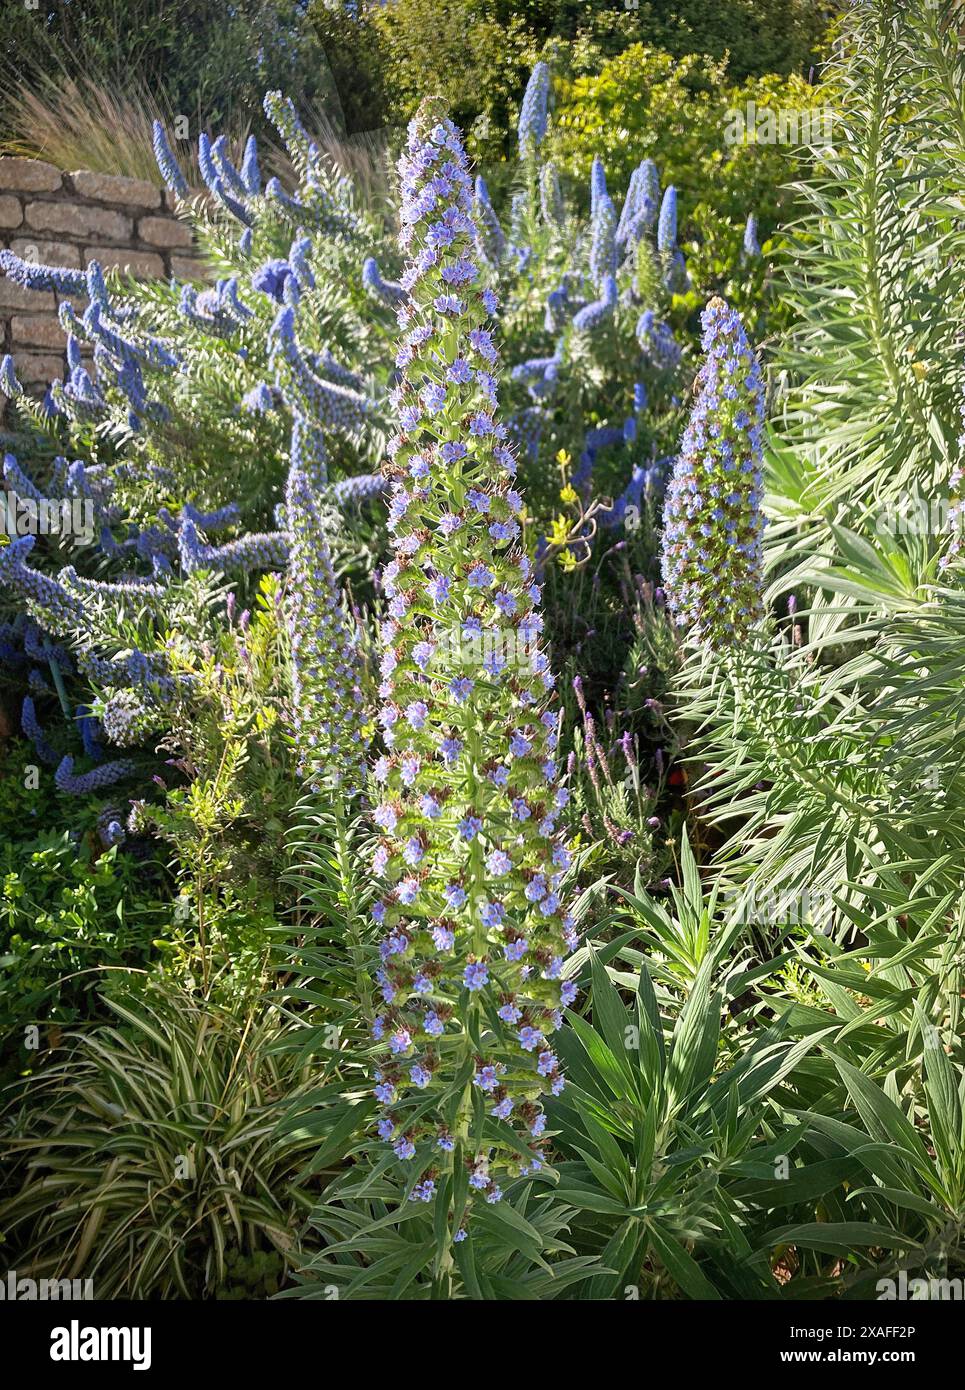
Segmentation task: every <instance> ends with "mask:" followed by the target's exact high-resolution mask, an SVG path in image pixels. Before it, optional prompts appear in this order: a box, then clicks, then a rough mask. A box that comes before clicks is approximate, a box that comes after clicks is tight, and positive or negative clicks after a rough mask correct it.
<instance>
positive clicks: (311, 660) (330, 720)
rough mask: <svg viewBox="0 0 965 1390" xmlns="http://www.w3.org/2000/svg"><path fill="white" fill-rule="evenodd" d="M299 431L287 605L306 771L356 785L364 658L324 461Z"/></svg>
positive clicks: (310, 776) (289, 490) (316, 779)
mask: <svg viewBox="0 0 965 1390" xmlns="http://www.w3.org/2000/svg"><path fill="white" fill-rule="evenodd" d="M299 435H300V426H299V425H298V424H296V426H295V430H294V431H293V437H292V451H291V452H292V458H291V468H290V470H289V473H288V484H287V487H286V490H285V520H286V529H287V532H288V540H289V553H288V576H287V590H286V596H285V611H286V615H287V619H288V634H289V640H290V643H291V664H292V716H293V723H294V727H295V738H296V747H297V752H298V771H299V773H300V774H301V775H302V776H304V777H305V778H306V779H307V780H308V782H309V784H310V786H311V787H312V790H313V791H321V790H322V789H323V787H326V786H327V787H330V788H331V787H338V788H340V789H342V790H343V791H345V792H347V793H350V792H352V791H355V790H357V789H358V788H359V787H360V786H361V783H362V779H363V769H364V766H365V738H364V726H365V722H366V717H365V706H364V696H363V694H362V688H361V684H360V668H361V660H360V654H359V647H358V640H357V634H356V633H355V632H354V631H353V630H352V628H351V626H350V625H349V622H348V619H347V618H346V616H345V613H344V611H343V608H342V602H341V595H340V592H339V587H338V584H337V582H336V579H335V573H334V570H333V567H332V556H331V550H330V548H329V543H328V538H327V536H326V534H325V521H324V518H323V516H322V508H323V499H322V492H321V489H320V487H319V480H318V475H319V469H318V467H317V465H316V466H315V467H313V466H312V462H313V461H312V460H311V459H306V458H303V457H302V454H301V445H300V438H299ZM316 447H318V446H316Z"/></svg>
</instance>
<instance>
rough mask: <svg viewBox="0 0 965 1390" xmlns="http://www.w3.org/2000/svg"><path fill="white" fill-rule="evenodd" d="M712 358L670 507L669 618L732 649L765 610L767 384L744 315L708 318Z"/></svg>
mask: <svg viewBox="0 0 965 1390" xmlns="http://www.w3.org/2000/svg"><path fill="white" fill-rule="evenodd" d="M701 323H702V325H703V339H702V345H703V349H704V352H705V353H706V354H707V355H706V357H705V360H704V364H703V366H702V367H701V369H700V372H699V373H698V376H697V382H696V390H697V399H696V403H695V404H694V408H693V411H692V413H691V416H690V420H689V422H688V424H687V428H686V430H685V432H684V437H683V439H682V441H681V445H680V453H679V455H678V457H677V459H676V462H675V463H674V469H673V477H672V478H671V481H670V486H669V488H668V490H667V501H666V505H665V508H664V532H663V553H662V556H661V565H662V570H663V582H664V586H665V588H666V590H667V598H668V603H669V607H670V611H671V613H672V614H673V617H674V620H675V621H676V623H677V624H678V625H679V626H681V627H686V628H689V629H690V632H691V635H692V636H693V637H694V638H695V639H696V640H698V641H706V642H716V643H724V642H732V641H734V640H735V639H736V638H739V637H740V636H742V635H743V633H745V632H746V631H747V629H748V628H749V627H750V625H751V624H752V623H754V622H755V621H756V620H757V619H758V618H759V617H760V616H761V613H762V600H761V589H762V558H761V533H762V531H763V527H764V522H763V517H762V515H761V466H760V465H761V451H762V435H763V420H764V384H763V381H762V378H761V369H760V365H759V364H758V361H757V358H756V356H755V355H754V352H753V349H752V348H751V346H750V344H749V343H748V341H747V335H746V334H745V332H744V327H743V325H742V323H741V321H740V316H739V314H738V313H737V311H736V310H734V309H731V308H730V307H729V306H728V305H727V304H725V302H724V301H723V300H722V299H712V300H711V301H710V303H709V304H708V305H707V307H706V309H705V310H704V312H703V315H702V318H701Z"/></svg>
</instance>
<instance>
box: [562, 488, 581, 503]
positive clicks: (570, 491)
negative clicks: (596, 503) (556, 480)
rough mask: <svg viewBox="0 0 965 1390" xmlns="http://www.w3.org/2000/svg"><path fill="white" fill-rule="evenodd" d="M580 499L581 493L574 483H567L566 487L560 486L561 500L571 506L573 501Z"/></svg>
mask: <svg viewBox="0 0 965 1390" xmlns="http://www.w3.org/2000/svg"><path fill="white" fill-rule="evenodd" d="M578 500H579V495H578V493H577V491H576V488H575V487H574V486H573V485H572V483H567V484H566V487H563V488H560V501H561V502H565V503H566V504H567V506H569V505H570V504H571V503H572V502H576V501H578Z"/></svg>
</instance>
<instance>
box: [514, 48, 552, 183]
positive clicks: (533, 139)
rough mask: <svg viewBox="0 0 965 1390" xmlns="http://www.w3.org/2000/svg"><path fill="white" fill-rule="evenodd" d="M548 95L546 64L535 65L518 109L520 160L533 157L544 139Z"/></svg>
mask: <svg viewBox="0 0 965 1390" xmlns="http://www.w3.org/2000/svg"><path fill="white" fill-rule="evenodd" d="M549 94H550V70H549V68H548V66H547V65H546V63H537V64H536V66H535V67H534V68H533V71H532V72H531V73H530V75H529V81H528V82H527V84H526V91H525V92H524V93H523V101H522V105H521V106H520V108H519V157H520V159H522V160H526V159H529V158H530V156H532V155H535V154H536V152H537V150H538V149H539V147H540V145H541V144H542V143H543V141H544V140H545V138H546V123H547V103H548V102H549Z"/></svg>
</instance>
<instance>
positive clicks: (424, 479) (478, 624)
mask: <svg viewBox="0 0 965 1390" xmlns="http://www.w3.org/2000/svg"><path fill="white" fill-rule="evenodd" d="M401 182H402V193H403V199H404V202H403V207H402V218H401V220H402V234H401V244H402V249H403V252H404V253H405V254H406V255H407V256H408V257H409V268H408V270H407V272H406V277H407V283H408V285H409V301H408V303H407V304H406V305H405V306H404V307H403V308H402V309H401V310H400V312H399V320H400V328H401V330H402V333H403V348H404V349H405V354H404V358H405V370H404V375H403V378H402V381H401V383H400V386H399V389H398V392H397V410H398V419H399V432H398V434H397V435H396V436H395V437H394V439H393V440H392V441H390V444H389V458H388V460H387V462H386V464H385V473H386V477H387V479H388V481H389V483H390V486H391V497H390V501H389V528H390V531H391V532H392V535H393V546H394V558H393V560H392V561H391V563H390V564H389V565H388V566H387V567H386V570H385V573H384V576H383V588H384V592H385V597H386V601H387V605H388V607H387V617H386V621H385V622H384V624H383V626H382V632H381V642H382V646H381V651H382V658H381V674H382V685H381V687H380V696H381V700H382V704H381V709H380V713H379V721H380V723H381V725H382V728H383V730H384V742H385V745H386V752H385V754H384V755H383V756H382V757H380V758H379V759H378V760H377V762H376V764H375V768H374V772H375V777H376V780H377V781H378V782H379V783H381V786H382V793H381V798H380V801H379V803H378V805H377V806H376V808H375V811H374V813H373V819H374V821H375V823H376V825H377V826H378V827H379V830H380V831H381V839H380V841H379V843H378V845H377V848H376V852H375V858H374V862H373V870H374V873H375V875H376V876H377V877H378V878H380V879H381V880H382V881H383V889H382V894H381V897H380V899H379V901H378V902H377V903H376V905H375V908H374V916H375V919H376V921H377V922H378V923H379V925H380V926H381V927H382V928H383V929H384V933H385V934H384V937H383V940H382V943H381V948H380V949H381V956H382V968H381V970H380V972H379V975H378V977H377V978H378V982H379V985H380V988H381V992H382V998H383V1000H384V1007H383V1008H382V1009H381V1010H380V1012H379V1015H378V1017H377V1018H376V1019H375V1021H374V1024H373V1035H374V1037H375V1040H376V1042H377V1044H378V1045H379V1050H380V1055H379V1061H378V1069H377V1073H376V1077H375V1082H376V1086H375V1092H376V1096H377V1098H378V1099H379V1101H380V1102H381V1103H382V1106H383V1112H382V1117H381V1119H380V1121H379V1126H378V1128H379V1133H380V1135H381V1136H382V1137H383V1138H384V1139H387V1140H388V1141H389V1142H391V1144H392V1148H393V1150H394V1152H395V1154H396V1156H397V1157H398V1158H400V1159H401V1160H403V1161H404V1162H405V1163H407V1164H408V1163H411V1169H410V1171H411V1173H412V1177H411V1182H410V1185H409V1192H410V1196H412V1197H413V1198H414V1199H417V1200H430V1199H431V1198H432V1197H433V1195H434V1194H435V1190H436V1178H437V1176H441V1175H442V1174H444V1175H445V1179H446V1181H447V1182H448V1178H449V1176H450V1175H454V1176H455V1179H456V1186H457V1187H458V1182H459V1180H460V1179H461V1178H462V1177H463V1176H464V1175H465V1174H466V1173H467V1172H468V1187H469V1194H470V1196H471V1197H484V1198H485V1199H486V1200H487V1201H488V1202H497V1201H499V1199H500V1197H501V1196H502V1187H501V1185H500V1184H501V1182H502V1181H504V1180H505V1179H506V1178H507V1177H517V1176H519V1175H520V1174H523V1173H530V1172H534V1171H537V1170H538V1169H539V1167H540V1166H541V1161H542V1160H541V1154H540V1136H541V1135H542V1133H543V1129H544V1126H545V1117H544V1114H543V1109H542V1104H541V1100H542V1097H543V1096H544V1095H545V1094H547V1093H548V1092H552V1093H553V1094H557V1095H558V1094H559V1093H560V1091H561V1090H562V1088H563V1085H564V1079H563V1076H562V1074H561V1071H560V1065H559V1061H558V1059H557V1057H556V1054H555V1053H554V1051H553V1048H552V1044H551V1041H550V1039H551V1036H552V1034H553V1032H554V1030H555V1029H556V1028H558V1027H559V1026H560V1024H561V1022H562V1009H563V1007H564V1006H565V1005H566V1004H568V1003H570V1002H571V1001H572V999H573V998H574V996H575V992H576V991H575V988H574V987H573V986H572V985H571V984H570V983H566V982H564V980H563V962H564V957H565V955H566V954H567V952H568V951H570V950H572V949H573V948H574V947H575V945H576V943H577V936H576V929H575V925H574V921H573V918H572V915H571V914H570V912H569V910H568V908H567V906H566V903H565V901H564V890H563V882H562V880H563V875H564V874H565V872H566V870H567V869H568V868H569V866H570V855H569V852H568V850H567V848H566V846H565V845H564V844H563V842H562V840H561V839H560V838H559V835H558V821H559V816H560V812H561V808H562V807H563V805H564V804H565V801H566V793H565V790H564V789H562V788H560V787H559V786H558V783H557V766H556V755H555V749H556V746H557V723H558V718H559V716H558V714H557V713H556V711H555V710H554V709H552V708H550V705H549V701H550V699H551V692H552V688H553V685H554V677H553V675H552V672H551V671H550V667H549V661H548V659H547V657H546V654H545V653H544V652H543V651H542V650H541V649H540V646H539V639H540V633H541V631H542V627H543V620H542V617H541V615H540V611H539V601H540V591H539V586H538V585H537V584H536V583H535V580H534V575H533V569H532V565H531V562H530V560H529V558H528V555H527V553H526V551H525V549H524V547H523V545H522V543H521V533H520V524H519V521H518V516H519V514H520V513H521V511H522V508H523V499H522V497H521V496H520V494H519V493H518V491H517V490H516V489H515V486H514V477H515V473H516V460H515V457H514V455H513V453H512V450H511V449H510V448H509V447H508V445H507V442H506V438H507V430H506V427H505V425H503V424H501V423H500V422H499V420H498V414H497V395H496V372H497V352H496V347H495V344H494V341H493V335H494V334H493V323H492V319H491V315H492V313H493V311H494V309H495V304H496V301H495V297H494V296H493V294H492V292H491V291H490V290H488V289H485V288H480V287H478V285H477V283H476V282H477V280H478V278H479V273H478V267H477V265H476V263H475V261H474V259H473V249H474V245H475V239H476V228H475V225H474V223H473V219H472V208H473V199H472V185H471V182H470V179H469V175H468V173H467V160H466V155H465V151H464V149H463V146H462V142H461V139H460V136H459V132H458V131H457V129H456V127H455V126H454V125H453V124H452V122H451V121H450V120H449V119H448V118H447V116H446V111H445V106H444V105H443V103H441V101H440V100H439V99H438V98H435V99H430V100H428V101H425V102H423V104H422V106H421V107H420V108H419V112H418V114H417V116H416V118H415V120H414V121H413V122H412V123H411V124H410V126H409V135H408V146H407V150H406V152H405V154H404V155H403V158H402V161H401ZM441 1190H442V1185H441V1184H440V1191H441ZM447 1190H449V1191H450V1193H451V1191H452V1189H451V1188H448V1187H447ZM450 1200H452V1199H451V1197H450ZM463 1208H464V1203H463V1201H462V1200H461V1199H456V1201H455V1203H454V1205H453V1208H452V1210H451V1211H449V1212H448V1213H447V1214H446V1215H447V1219H448V1221H449V1231H450V1235H451V1237H452V1238H453V1239H459V1238H460V1230H461V1221H462V1216H463Z"/></svg>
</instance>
